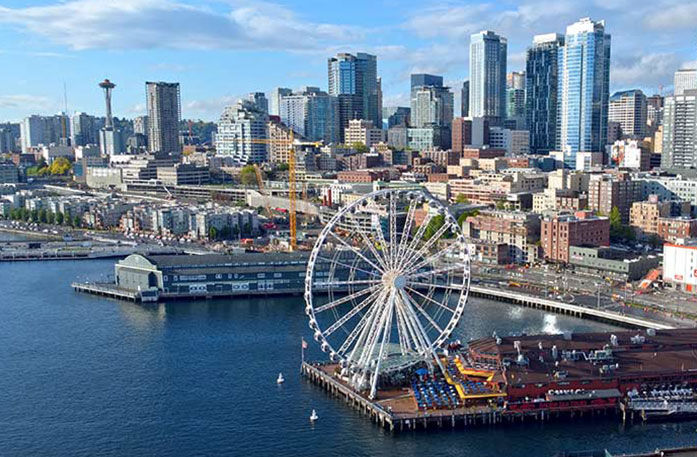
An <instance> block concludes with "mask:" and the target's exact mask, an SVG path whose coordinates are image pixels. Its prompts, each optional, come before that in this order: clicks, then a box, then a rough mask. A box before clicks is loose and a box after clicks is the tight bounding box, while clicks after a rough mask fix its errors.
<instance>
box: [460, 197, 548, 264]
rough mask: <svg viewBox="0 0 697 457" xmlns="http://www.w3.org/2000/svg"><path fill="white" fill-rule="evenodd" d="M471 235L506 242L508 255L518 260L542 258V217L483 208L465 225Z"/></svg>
mask: <svg viewBox="0 0 697 457" xmlns="http://www.w3.org/2000/svg"><path fill="white" fill-rule="evenodd" d="M462 231H463V233H464V235H465V236H466V237H468V238H472V239H477V240H482V241H486V242H488V243H495V244H497V245H500V244H503V245H506V246H507V248H508V251H507V253H506V258H507V259H508V260H509V261H511V262H514V263H532V262H536V261H537V260H538V256H537V250H538V246H537V242H538V241H539V239H540V216H539V215H537V214H533V213H524V212H521V211H498V210H487V211H480V212H479V214H477V215H476V216H472V217H468V218H467V219H466V220H465V222H464V223H463V224H462Z"/></svg>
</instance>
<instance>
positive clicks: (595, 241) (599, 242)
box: [540, 211, 610, 263]
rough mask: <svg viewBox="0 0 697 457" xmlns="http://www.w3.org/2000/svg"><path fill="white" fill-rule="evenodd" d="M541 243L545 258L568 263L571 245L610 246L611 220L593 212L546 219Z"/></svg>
mask: <svg viewBox="0 0 697 457" xmlns="http://www.w3.org/2000/svg"><path fill="white" fill-rule="evenodd" d="M540 241H541V245H542V252H543V255H544V257H545V259H547V260H551V261H555V262H564V263H568V262H569V247H570V246H609V245H610V220H609V219H608V218H606V217H598V216H595V215H593V213H592V212H590V211H577V212H576V213H574V214H555V215H553V216H546V217H544V218H543V219H542V229H541V233H540Z"/></svg>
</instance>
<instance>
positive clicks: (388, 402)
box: [301, 362, 618, 432]
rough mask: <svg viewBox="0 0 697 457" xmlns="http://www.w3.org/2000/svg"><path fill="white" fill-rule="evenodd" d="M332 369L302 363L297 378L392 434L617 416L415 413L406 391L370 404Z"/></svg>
mask: <svg viewBox="0 0 697 457" xmlns="http://www.w3.org/2000/svg"><path fill="white" fill-rule="evenodd" d="M335 368H336V364H327V363H309V362H303V363H302V365H301V374H302V376H303V377H305V378H306V379H308V380H309V381H310V382H312V383H313V384H315V385H318V386H319V387H321V388H323V389H324V390H325V391H327V392H328V393H329V394H331V395H333V396H335V397H337V398H339V399H341V400H343V402H344V403H345V404H346V405H347V406H350V407H352V408H354V409H355V410H357V411H359V412H360V413H362V414H363V415H365V416H367V417H368V418H369V419H370V420H371V421H373V422H375V423H376V424H377V425H379V426H381V427H383V428H385V429H387V430H390V431H393V432H402V431H409V430H428V429H433V428H440V429H443V428H450V429H455V428H464V429H467V428H470V427H477V426H490V425H496V424H504V423H505V424H522V423H526V422H537V421H542V422H545V421H550V420H568V419H578V418H583V417H589V418H590V417H612V416H614V415H616V413H617V412H618V409H617V405H616V404H607V405H603V406H598V405H587V406H575V407H572V408H556V409H547V410H542V409H540V410H520V411H511V410H506V409H504V408H502V407H489V406H484V405H478V406H471V407H459V408H456V409H442V410H429V411H419V410H417V409H416V404H415V402H414V399H413V396H412V394H411V393H410V392H409V391H408V389H406V388H405V389H401V390H398V391H395V390H393V391H389V390H388V391H384V392H380V393H379V395H378V398H377V399H376V400H374V401H371V400H370V399H368V397H366V396H365V395H363V394H361V393H359V392H356V391H355V390H353V389H352V388H351V387H349V386H348V384H346V383H345V382H343V381H342V380H340V379H338V378H337V377H336V376H333V375H332V374H331V373H332V371H333V370H334V369H335Z"/></svg>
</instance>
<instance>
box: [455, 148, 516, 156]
mask: <svg viewBox="0 0 697 457" xmlns="http://www.w3.org/2000/svg"><path fill="white" fill-rule="evenodd" d="M505 155H506V150H505V149H496V148H465V149H463V150H462V158H463V159H495V158H496V157H503V156H505Z"/></svg>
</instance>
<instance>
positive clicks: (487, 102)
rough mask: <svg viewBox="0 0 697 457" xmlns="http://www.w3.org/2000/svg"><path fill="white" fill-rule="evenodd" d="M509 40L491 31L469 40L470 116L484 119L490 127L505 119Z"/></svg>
mask: <svg viewBox="0 0 697 457" xmlns="http://www.w3.org/2000/svg"><path fill="white" fill-rule="evenodd" d="M507 53H508V40H506V38H504V37H501V36H499V35H497V34H496V33H494V32H491V31H482V32H479V33H475V34H473V35H472V36H471V38H470V84H469V116H470V117H484V118H485V119H487V120H488V121H489V123H490V125H492V126H497V125H503V121H504V119H505V118H506V59H507Z"/></svg>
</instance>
